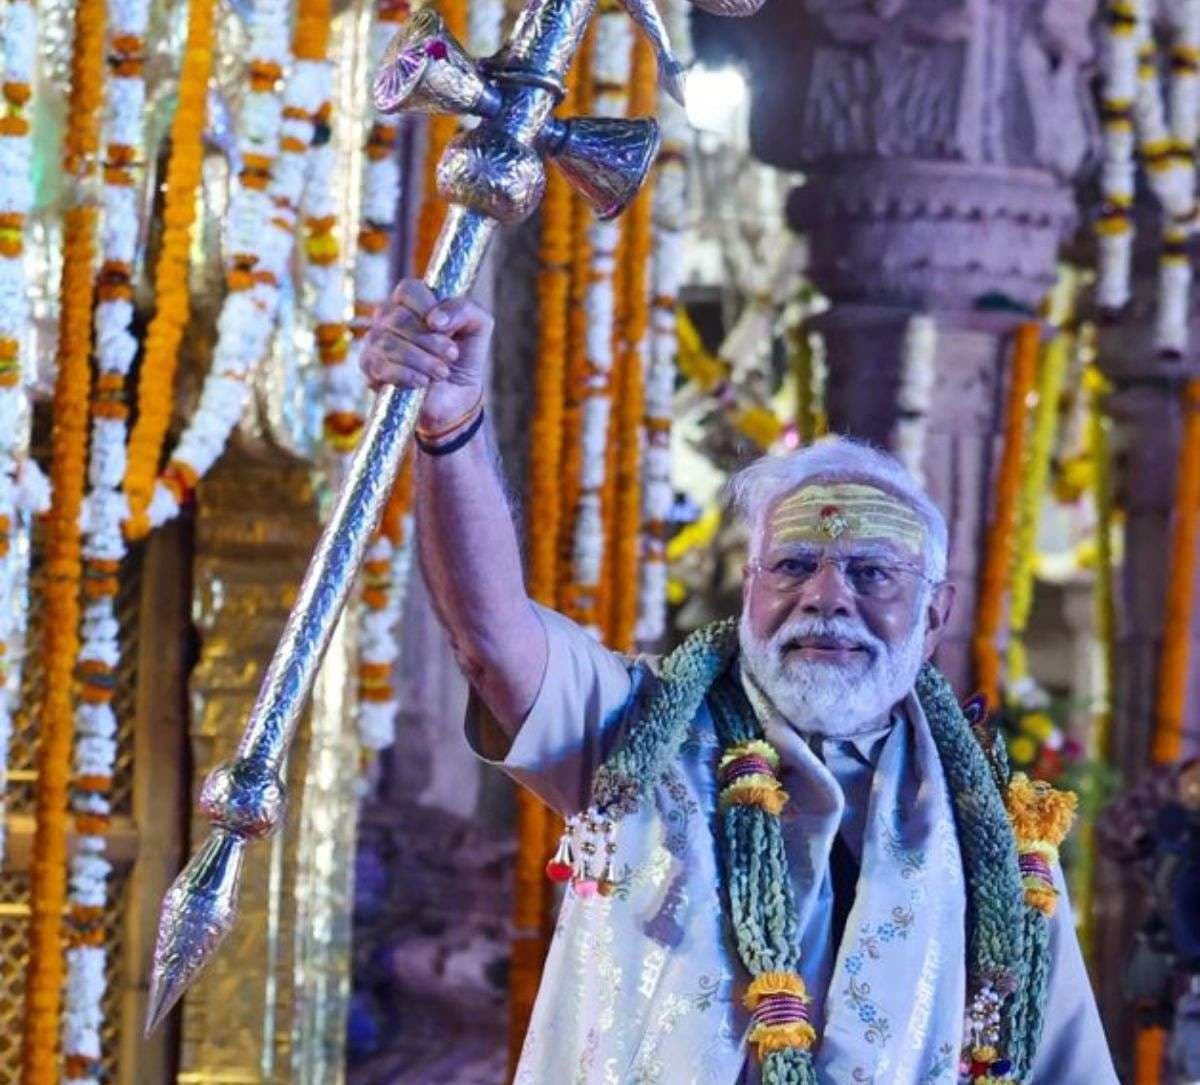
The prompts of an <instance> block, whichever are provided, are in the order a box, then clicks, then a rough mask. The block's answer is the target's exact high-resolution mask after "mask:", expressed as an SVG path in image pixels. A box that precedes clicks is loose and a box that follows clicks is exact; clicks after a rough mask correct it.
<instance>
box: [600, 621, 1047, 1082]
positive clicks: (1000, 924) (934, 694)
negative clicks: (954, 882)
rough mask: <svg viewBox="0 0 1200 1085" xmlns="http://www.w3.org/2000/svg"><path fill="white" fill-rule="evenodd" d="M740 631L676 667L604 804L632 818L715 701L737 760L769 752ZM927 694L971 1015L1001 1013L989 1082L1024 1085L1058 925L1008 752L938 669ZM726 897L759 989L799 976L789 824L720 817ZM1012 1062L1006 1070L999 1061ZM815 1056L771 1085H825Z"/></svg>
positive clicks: (791, 1059)
mask: <svg viewBox="0 0 1200 1085" xmlns="http://www.w3.org/2000/svg"><path fill="white" fill-rule="evenodd" d="M737 647H738V628H737V622H736V621H735V620H732V619H730V620H726V621H722V622H717V623H715V624H713V625H709V626H706V627H705V628H703V629H700V630H698V631H697V632H695V633H693V634H692V635H691V636H690V637H689V638H688V639H687V640H686V641H684V643H683V644H681V645H680V646H679V648H677V649H676V650H675V651H674V652H672V653H671V654H670V655H669V656H668V657H667V658H666V660H664V662H663V665H662V669H661V673H660V676H659V680H658V681H657V682H656V683H655V685H654V686H653V687H652V690H651V692H650V694H649V697H648V699H647V702H646V705H645V709H644V711H643V712H641V713H640V718H639V721H638V723H637V725H636V726H633V727H631V728H629V729H628V731H627V732H626V734H625V736H624V739H623V741H622V742H621V743H620V744H619V745H618V747H617V749H616V750H614V752H613V753H612V755H611V756H610V757H609V758H608V759H607V761H605V763H604V764H603V765H602V766H601V767H600V768H599V769H598V770H597V772H596V776H595V780H594V784H593V804H594V806H595V807H596V808H597V809H598V810H599V812H600V813H602V814H604V815H607V816H609V817H622V816H625V815H627V814H630V813H632V812H633V811H634V810H636V809H637V806H638V803H639V801H640V799H641V797H642V795H643V794H644V793H645V792H646V791H647V789H648V788H649V787H651V786H653V785H654V784H655V783H656V781H658V780H659V779H660V778H661V777H662V776H663V774H664V773H665V772H667V770H668V769H669V768H670V767H671V766H672V765H673V764H674V762H675V761H676V760H677V759H678V758H679V755H680V751H681V749H682V747H683V744H684V743H685V742H686V741H687V739H688V737H689V735H690V734H691V731H692V727H693V724H694V721H695V718H696V715H697V713H698V712H699V710H700V707H701V705H702V703H703V702H704V700H705V699H706V698H707V699H708V702H709V706H710V709H711V711H712V716H713V720H714V723H715V726H716V728H717V732H718V735H719V737H720V739H721V741H722V743H723V744H724V746H725V747H727V748H728V747H731V746H735V745H738V744H741V743H745V742H749V741H752V740H755V739H762V737H763V736H762V727H761V724H760V722H759V720H758V718H757V716H756V714H755V713H754V711H753V709H752V708H751V707H750V705H749V703H748V702H747V701H746V698H745V695H744V694H743V692H742V690H741V687H740V685H739V684H738V682H737V681H736V680H735V679H733V678H732V677H731V676H730V675H729V673H728V672H729V669H730V664H731V663H732V661H733V660H734V658H735V657H736V654H737ZM916 693H917V697H918V699H919V700H920V703H921V707H922V708H923V710H924V712H925V716H926V719H927V720H928V722H929V728H930V733H931V734H932V736H933V740H934V744H935V745H936V747H937V750H938V755H939V757H940V759H941V762H942V766H943V769H944V771H945V773H946V778H947V781H948V783H949V787H950V792H951V799H952V805H953V809H954V818H955V827H956V830H957V834H958V841H959V848H960V851H961V854H962V859H963V868H964V876H965V879H966V889H967V926H968V931H967V955H968V960H967V972H968V998H969V1000H970V1001H969V1007H968V1012H969V1013H970V1012H971V1009H972V1008H974V1007H975V1006H976V1005H977V1004H980V1002H981V1000H982V1001H983V1002H986V1000H987V999H988V998H993V999H997V1000H1002V1001H1001V1010H1000V1038H1001V1046H1002V1048H1003V1050H1004V1051H1005V1053H1006V1055H1007V1062H1008V1063H1010V1064H1011V1071H1009V1073H1008V1074H1004V1075H1003V1076H1000V1075H998V1074H997V1071H996V1070H995V1069H993V1070H992V1075H995V1076H989V1075H987V1074H983V1075H979V1076H978V1077H977V1079H978V1080H981V1081H1000V1080H1020V1078H1021V1077H1022V1076H1023V1075H1024V1074H1026V1073H1028V1071H1029V1067H1030V1065H1031V1063H1032V1061H1033V1055H1034V1052H1035V1051H1036V1049H1037V1043H1038V1040H1039V1038H1040V1035H1041V1029H1042V1019H1043V1010H1044V1002H1045V992H1046V983H1047V978H1048V972H1049V947H1048V941H1049V936H1048V925H1047V921H1046V917H1045V916H1044V915H1042V914H1041V913H1040V912H1039V911H1037V910H1036V909H1034V908H1032V907H1029V906H1028V905H1027V904H1026V903H1025V901H1024V894H1023V890H1022V884H1021V876H1020V872H1019V868H1018V864H1017V843H1016V839H1015V837H1014V835H1013V831H1012V828H1011V826H1010V824H1009V820H1008V815H1007V813H1006V811H1005V806H1004V800H1003V789H1004V788H1005V786H1006V785H1007V779H1008V766H1007V764H1006V763H1005V761H1004V759H1003V757H1002V752H1000V751H997V750H996V749H995V748H994V745H993V744H991V743H989V747H990V748H989V749H987V750H986V752H985V749H984V746H983V741H984V739H983V736H982V735H979V734H976V733H975V732H973V731H972V728H971V726H970V725H969V724H968V723H967V720H966V718H965V717H964V716H963V713H962V709H961V708H960V707H959V704H958V701H957V699H956V698H955V696H954V692H953V690H952V689H951V688H950V686H949V683H947V682H946V680H945V679H944V678H943V677H942V676H941V674H939V673H938V671H937V670H936V669H935V668H934V667H932V666H930V665H928V664H927V665H926V666H924V667H923V668H922V669H921V672H920V674H919V675H918V678H917V683H916ZM720 844H721V849H722V854H723V857H724V866H725V871H726V885H725V893H726V896H727V898H728V902H729V914H730V918H731V924H732V927H733V935H734V941H735V944H736V946H737V950H738V956H739V957H740V958H741V961H742V964H743V965H744V966H745V967H746V969H747V970H748V971H749V972H750V974H751V976H752V977H759V976H762V975H763V974H764V973H772V972H792V973H795V972H798V971H799V967H798V966H799V961H798V953H799V938H798V930H797V927H798V921H797V916H796V902H795V899H794V896H793V892H792V881H791V878H790V877H789V876H788V866H787V858H786V852H785V850H784V844H783V834H782V831H781V829H780V824H779V818H778V817H775V816H773V815H771V814H769V813H768V812H767V811H765V810H763V809H761V808H760V807H757V806H753V805H732V806H729V807H728V808H726V809H725V810H724V812H723V813H722V815H721V824H720ZM1001 1061H1004V1060H1001ZM815 1081H816V1077H815V1073H814V1070H813V1062H812V1057H811V1053H810V1051H809V1050H807V1049H802V1048H799V1047H789V1048H785V1049H783V1050H775V1051H770V1052H768V1053H767V1054H766V1055H765V1057H764V1060H763V1082H764V1085H814V1083H815Z"/></svg>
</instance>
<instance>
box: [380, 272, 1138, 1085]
mask: <svg viewBox="0 0 1200 1085" xmlns="http://www.w3.org/2000/svg"><path fill="white" fill-rule="evenodd" d="M491 327H492V324H491V319H490V317H489V316H488V315H487V314H486V313H485V312H483V311H482V310H481V309H480V308H479V307H478V306H476V305H475V304H473V303H472V302H469V301H465V300H461V299H460V300H451V301H443V302H438V301H437V299H436V298H435V297H434V296H433V295H432V294H431V293H430V292H429V291H428V289H427V288H425V287H424V286H423V285H422V284H420V283H419V282H416V281H406V282H404V283H402V284H401V285H400V286H399V287H398V288H397V291H396V293H395V295H394V296H393V299H392V303H391V304H390V305H389V306H388V308H387V310H386V311H385V312H384V313H383V314H381V316H380V317H379V319H378V320H377V321H376V324H375V326H374V327H373V329H372V331H371V332H370V334H369V336H368V339H367V342H366V349H365V350H364V353H363V367H364V370H365V372H366V373H367V375H368V377H369V378H370V379H371V380H372V381H373V382H375V383H376V384H380V383H385V382H391V383H396V384H400V385H403V386H408V387H427V388H428V389H429V392H428V395H427V398H426V401H425V405H424V408H423V412H422V417H421V419H420V422H419V425H418V447H419V454H418V458H417V468H416V471H417V497H416V515H417V524H418V535H419V546H420V555H421V564H422V568H423V570H424V574H425V577H426V579H427V581H428V584H429V588H430V592H431V595H432V598H433V600H434V603H435V606H436V608H437V610H438V614H439V617H440V619H441V621H442V622H443V624H444V625H445V627H446V629H447V631H448V633H449V635H450V639H451V643H452V645H453V647H454V651H455V653H456V656H457V658H458V660H459V662H460V664H461V666H462V668H463V671H464V673H465V674H466V675H467V678H468V679H469V681H470V682H471V685H472V687H473V696H472V702H471V705H470V707H469V709H468V720H467V736H468V740H469V741H470V743H471V744H472V746H473V747H474V748H475V750H476V751H477V752H478V753H479V754H480V756H481V757H484V758H486V759H487V760H489V761H491V762H493V763H495V764H496V765H498V766H499V767H501V768H502V769H503V770H504V771H505V772H507V773H508V774H509V775H510V776H512V777H513V778H514V779H516V780H517V781H518V782H520V783H521V784H523V785H525V786H527V787H529V788H531V789H532V790H533V791H535V792H536V793H537V794H538V795H539V796H540V797H541V798H542V799H544V800H545V801H546V802H547V803H548V804H550V805H551V806H552V807H554V808H555V809H556V810H558V811H559V812H560V813H562V814H563V815H564V817H565V818H566V819H567V822H566V824H567V832H566V834H565V835H564V838H563V840H562V842H561V844H560V846H559V850H558V853H557V854H556V855H555V857H554V859H553V860H552V861H551V863H550V864H549V866H548V870H547V872H548V874H549V875H550V876H551V877H552V878H553V879H555V880H556V881H560V882H562V883H563V884H564V887H565V897H564V901H563V905H562V910H561V912H560V916H559V921H558V924H557V929H556V931H555V937H554V940H553V943H552V946H551V949H550V954H549V957H548V959H547V961H546V967H545V972H544V975H543V979H542V985H541V990H540V992H539V996H538V1000H537V1004H536V1006H535V1009H534V1014H533V1020H532V1023H531V1026H530V1029H529V1032H528V1035H527V1037H526V1042H525V1046H524V1050H523V1053H522V1058H521V1062H520V1067H519V1069H518V1072H517V1077H516V1081H517V1082H518V1083H526V1085H550V1083H553V1085H560V1083H563V1085H566V1083H572V1082H578V1083H586V1085H590V1083H593V1082H594V1083H597V1085H599V1083H613V1085H627V1083H635V1082H636V1083H643V1082H666V1083H679V1085H693V1083H697V1085H699V1083H711V1085H735V1083H740V1082H759V1081H761V1082H764V1083H766V1085H811V1083H814V1082H820V1083H830V1085H842V1083H852V1082H876V1083H879V1085H884V1083H889V1085H890V1083H897V1085H934V1083H939V1085H940V1083H945V1085H951V1083H955V1082H976V1083H991V1085H1003V1083H1008V1085H1013V1083H1017V1082H1021V1083H1025V1085H1028V1083H1036V1085H1042V1083H1047V1085H1048V1083H1051V1082H1053V1083H1054V1085H1108V1083H1115V1082H1116V1080H1117V1078H1116V1075H1115V1073H1114V1071H1113V1067H1112V1063H1111V1060H1110V1057H1109V1054H1108V1048H1107V1044H1106V1043H1105V1039H1104V1034H1103V1031H1102V1028H1101V1026H1100V1022H1099V1018H1098V1015H1097V1012H1096V1007H1095V1003H1094V1000H1093V998H1092V995H1091V991H1090V987H1089V984H1088V979H1087V975H1086V972H1085V970H1084V967H1083V962H1082V958H1081V955H1080V951H1079V946H1078V943H1077V940H1076V938H1075V934H1074V931H1073V928H1072V924H1071V919H1070V912H1069V908H1068V906H1067V901H1066V899H1065V892H1064V889H1063V883H1062V876H1061V872H1060V870H1059V866H1058V863H1057V846H1058V844H1059V843H1060V842H1061V840H1062V838H1063V836H1064V834H1065V833H1066V831H1067V828H1068V826H1069V823H1070V820H1071V814H1072V811H1073V802H1072V800H1071V799H1070V797H1069V796H1065V795H1063V794H1061V793H1059V792H1056V791H1053V790H1052V789H1050V788H1048V787H1046V786H1045V785H1041V784H1037V783H1035V782H1033V781H1030V780H1027V779H1026V778H1025V777H1023V776H1021V775H1020V774H1011V773H1010V772H1009V769H1008V766H1007V763H1006V761H1005V759H1004V757H1003V754H1002V750H1001V748H1000V747H999V745H998V743H997V742H996V741H994V738H993V736H990V735H989V734H988V732H987V731H986V729H985V728H982V727H977V726H973V725H972V724H971V723H969V722H968V721H967V720H966V719H965V717H964V715H963V712H962V711H961V710H960V708H959V705H958V703H957V700H956V699H955V697H954V695H953V693H952V692H951V690H950V689H949V687H948V685H947V684H946V682H945V681H944V679H942V678H941V676H940V675H939V674H938V673H937V671H936V670H935V669H934V668H933V667H932V666H931V665H930V664H929V662H928V661H929V660H930V658H931V656H932V655H933V652H934V650H935V648H936V646H937V644H938V641H939V639H940V638H941V636H942V634H943V632H944V630H945V628H946V621H947V618H948V615H949V613H950V608H951V605H952V603H953V598H954V589H953V586H952V585H951V584H949V583H948V582H947V580H946V569H947V562H946V558H947V531H946V524H945V520H944V518H943V517H942V514H941V513H940V511H939V510H938V509H937V507H936V506H935V505H934V504H933V502H932V501H930V499H929V498H928V497H927V496H926V495H925V494H924V493H923V492H922V491H921V490H920V488H919V487H918V486H917V485H916V484H915V483H914V481H913V480H912V478H911V477H910V476H909V475H908V473H907V472H906V471H905V470H904V469H903V468H902V467H901V466H900V464H899V463H898V462H897V461H895V460H894V459H892V458H891V457H890V456H888V455H886V454H884V453H882V452H879V451H876V450H874V449H871V448H869V447H867V446H865V445H862V444H858V443H854V442H851V441H848V440H844V439H837V438H834V439H830V440H827V441H823V442H819V443H818V444H816V445H814V446H812V447H810V448H807V449H804V450H801V451H799V452H795V453H791V454H789V455H785V456H780V457H766V458H763V459H761V460H759V461H757V462H756V463H754V464H752V465H751V466H750V467H748V468H746V469H745V470H744V471H742V472H741V473H740V474H739V475H738V476H737V477H736V478H734V479H733V481H732V483H731V494H732V500H733V504H734V506H735V507H736V509H737V510H738V512H739V513H740V514H741V515H742V516H743V517H744V519H745V521H746V523H747V526H748V528H749V537H750V542H749V554H748V557H749V560H748V562H747V564H746V569H745V580H744V586H743V605H742V613H741V616H740V620H737V621H734V620H732V619H731V620H728V621H724V622H718V623H715V624H714V625H712V626H709V627H706V628H705V629H702V630H699V631H698V632H696V633H694V634H693V635H692V636H691V637H689V638H688V639H687V640H686V641H685V642H684V643H683V644H682V645H680V646H679V647H678V648H677V649H676V650H675V651H673V652H672V653H671V654H670V655H668V656H666V657H665V658H664V659H662V660H654V659H649V658H638V659H629V658H625V657H622V656H619V655H617V654H615V653H613V652H611V651H608V650H606V649H605V648H603V647H602V646H601V645H599V644H598V643H597V642H596V641H595V640H594V639H593V638H592V637H591V636H589V635H588V634H587V633H586V632H584V631H583V630H582V629H580V628H579V627H577V626H576V625H575V624H573V623H572V622H570V621H569V620H567V619H566V618H564V617H563V616H561V615H559V614H556V613H554V612H553V611H550V610H547V609H545V608H543V607H539V606H537V605H535V604H534V603H533V602H531V601H530V600H529V598H528V596H527V595H526V593H525V590H524V587H523V583H522V573H521V563H520V555H519V548H518V542H517V537H516V533H515V531H514V528H513V521H512V515H511V513H510V511H509V508H508V504H507V502H506V500H505V495H504V489H503V486H502V483H501V481H500V474H499V471H498V469H497V463H496V458H495V456H494V455H493V453H492V452H491V451H490V450H489V444H488V442H487V440H486V439H485V435H486V430H485V429H484V426H483V420H484V413H483V406H482V402H483V381H484V377H483V374H484V370H485V358H486V356H487V353H488V346H489V340H490V335H491Z"/></svg>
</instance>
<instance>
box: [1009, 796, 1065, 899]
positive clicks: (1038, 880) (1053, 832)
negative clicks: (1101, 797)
mask: <svg viewBox="0 0 1200 1085" xmlns="http://www.w3.org/2000/svg"><path fill="white" fill-rule="evenodd" d="M1004 805H1005V808H1006V809H1007V810H1008V820H1009V822H1010V823H1011V824H1012V827H1013V835H1014V836H1016V838H1017V857H1018V861H1019V863H1020V865H1021V885H1022V887H1023V888H1024V890H1025V903H1026V904H1028V905H1029V906H1030V907H1031V908H1036V909H1037V910H1038V911H1039V912H1041V913H1042V914H1043V915H1045V916H1047V917H1049V916H1052V915H1053V914H1054V909H1055V907H1056V905H1057V903H1058V890H1057V889H1056V888H1055V887H1054V880H1053V875H1052V873H1051V872H1052V870H1053V866H1054V863H1056V862H1057V861H1058V846H1059V844H1061V843H1062V842H1063V840H1064V839H1065V838H1066V835H1067V833H1068V832H1070V830H1071V823H1072V822H1073V821H1074V820H1075V811H1076V808H1077V807H1078V805H1079V799H1078V796H1076V795H1075V793H1074V792H1073V791H1059V790H1058V789H1057V788H1053V787H1051V786H1050V785H1049V784H1047V783H1045V782H1044V781H1042V780H1031V779H1030V778H1029V777H1028V776H1026V775H1025V774H1024V773H1023V772H1018V773H1015V774H1014V775H1013V778H1012V780H1011V781H1010V782H1009V785H1008V792H1007V794H1006V795H1005V797H1004Z"/></svg>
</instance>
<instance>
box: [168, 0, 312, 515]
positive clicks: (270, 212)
mask: <svg viewBox="0 0 1200 1085" xmlns="http://www.w3.org/2000/svg"><path fill="white" fill-rule="evenodd" d="M289 8H290V5H289V4H288V3H287V2H286V0H256V2H255V3H254V5H253V7H252V8H251V17H250V48H249V53H250V58H251V59H250V62H249V64H248V77H249V89H248V90H247V92H246V95H245V98H244V100H243V104H242V111H241V115H240V117H239V121H240V125H239V150H240V152H241V157H242V170H241V173H240V174H239V178H238V185H237V186H236V187H235V189H234V191H233V194H232V197H231V200H230V210H229V215H228V219H229V234H230V239H229V250H230V253H231V255H230V258H229V262H228V267H227V271H226V288H227V290H226V295H225V299H224V301H223V303H222V306H221V315H220V317H219V318H218V320H217V343H216V345H215V347H214V348H213V359H212V365H211V367H210V370H209V373H208V375H207V376H206V377H205V379H204V385H203V387H202V389H201V392H200V400H199V403H198V404H197V406H196V410H195V412H194V414H193V415H192V417H191V419H190V420H189V422H188V425H187V427H186V428H185V429H184V431H183V433H182V434H181V435H180V438H179V441H178V443H177V444H176V446H175V449H174V451H173V452H172V453H171V456H170V459H169V461H168V463H167V466H166V468H165V469H164V470H163V471H162V472H161V473H160V475H159V477H158V480H157V482H156V483H155V486H154V491H153V494H152V496H151V499H150V505H149V508H148V515H149V520H150V524H151V526H158V525H161V524H164V523H166V522H167V521H169V520H171V519H173V518H174V517H175V516H176V515H177V514H178V512H179V509H180V507H181V505H182V503H183V502H184V501H185V500H186V499H187V498H188V497H189V496H190V494H191V492H192V490H193V489H194V488H195V486H196V484H197V482H198V481H199V480H200V479H201V478H202V477H203V476H204V475H205V474H206V473H207V472H208V470H209V468H210V467H211V466H212V465H213V463H214V462H215V461H216V460H217V458H218V457H219V456H220V455H221V453H222V452H223V451H224V449H225V445H226V442H227V441H228V439H229V435H230V433H231V432H232V430H233V427H234V426H235V425H236V424H237V420H238V418H239V417H240V416H241V413H242V410H243V408H244V406H245V403H246V400H247V397H248V395H249V385H248V380H249V377H250V374H251V372H252V371H253V369H254V367H255V366H256V365H258V364H259V362H260V361H261V360H262V358H263V357H264V356H265V355H266V352H267V349H268V346H269V343H270V338H271V334H272V332H273V330H274V318H275V314H276V311H277V308H278V304H279V293H280V282H281V281H282V279H283V277H284V276H285V275H287V274H288V262H289V260H290V257H291V252H292V247H293V244H294V241H295V222H296V215H297V208H298V205H299V202H300V195H301V191H302V189H303V184H304V174H305V165H306V156H307V154H308V149H309V147H310V146H311V144H312V141H313V138H314V135H315V133H316V131H317V125H316V121H317V111H318V109H319V108H320V105H321V103H322V102H324V101H325V100H326V99H327V98H328V96H329V95H328V90H327V84H328V80H329V77H330V73H329V68H328V65H327V64H325V63H324V60H323V56H324V53H323V50H324V48H325V44H326V40H327V35H328V22H329V3H328V0H300V4H299V7H298V8H297V11H296V27H297V34H298V37H297V44H298V46H299V47H300V48H302V49H303V50H304V54H305V55H301V56H298V57H297V59H296V61H295V63H294V64H292V65H291V70H290V71H289V72H288V74H287V78H286V80H284V82H283V91H282V94H280V93H279V91H278V90H277V87H278V84H279V81H280V78H281V76H282V74H283V71H284V69H285V68H286V67H287V63H288V60H289V59H290V43H289V39H288V34H287V32H286V29H285V27H286V25H287V17H288V11H289ZM321 25H324V26H325V29H324V30H323V31H320V32H318V29H317V28H318V27H319V26H321Z"/></svg>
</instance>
